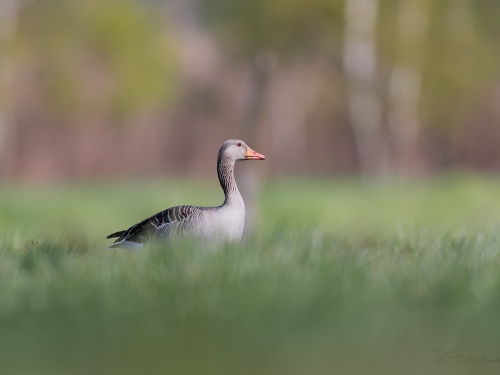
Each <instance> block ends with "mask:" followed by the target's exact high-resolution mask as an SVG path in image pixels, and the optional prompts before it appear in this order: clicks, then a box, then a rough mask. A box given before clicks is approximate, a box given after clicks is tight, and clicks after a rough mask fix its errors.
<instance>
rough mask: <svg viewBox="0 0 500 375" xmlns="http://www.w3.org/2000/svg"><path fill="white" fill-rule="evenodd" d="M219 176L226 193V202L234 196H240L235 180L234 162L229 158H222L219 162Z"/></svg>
mask: <svg viewBox="0 0 500 375" xmlns="http://www.w3.org/2000/svg"><path fill="white" fill-rule="evenodd" d="M217 175H218V177H219V182H220V186H221V187H222V190H223V191H224V196H225V202H226V201H227V200H228V198H229V197H230V196H231V195H233V194H238V195H239V191H238V186H237V185H236V180H235V179H234V161H233V160H230V159H229V158H225V157H220V158H218V160H217Z"/></svg>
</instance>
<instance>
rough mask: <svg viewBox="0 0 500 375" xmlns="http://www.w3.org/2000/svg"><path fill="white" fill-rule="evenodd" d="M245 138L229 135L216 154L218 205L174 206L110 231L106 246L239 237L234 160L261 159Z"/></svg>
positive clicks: (240, 208)
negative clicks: (180, 238) (174, 238)
mask: <svg viewBox="0 0 500 375" xmlns="http://www.w3.org/2000/svg"><path fill="white" fill-rule="evenodd" d="M264 159H265V156H264V155H261V154H259V153H257V152H255V151H254V150H252V149H251V148H250V147H248V146H247V145H246V144H245V142H243V141H240V140H235V139H231V140H228V141H226V142H224V144H223V145H222V146H221V148H220V150H219V155H218V157H217V175H218V176H219V182H220V185H221V187H222V190H223V191H224V203H222V205H220V206H218V207H197V206H175V207H171V208H167V209H166V210H164V211H161V212H159V213H157V214H156V215H153V216H151V217H149V218H147V219H144V220H142V221H141V222H139V223H137V224H135V225H133V226H131V227H130V228H128V229H126V230H122V231H119V232H116V233H113V234H110V235H109V236H108V237H107V238H116V237H118V238H117V239H116V240H115V242H114V243H113V244H112V245H111V246H109V248H116V247H119V248H125V249H130V250H133V249H138V248H141V247H142V246H143V244H144V243H146V242H148V241H151V240H158V241H162V240H166V239H167V238H169V237H171V236H173V235H184V234H188V235H191V236H194V237H198V238H201V239H215V240H220V241H239V240H240V239H241V236H242V234H243V227H244V224H245V204H244V203H243V199H242V198H241V195H240V192H239V190H238V186H236V181H235V179H234V163H236V162H238V161H244V160H264Z"/></svg>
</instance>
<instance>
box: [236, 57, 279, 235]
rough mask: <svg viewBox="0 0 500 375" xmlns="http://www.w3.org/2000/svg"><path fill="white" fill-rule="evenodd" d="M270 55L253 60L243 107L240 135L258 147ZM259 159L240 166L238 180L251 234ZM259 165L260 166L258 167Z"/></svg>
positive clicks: (254, 222)
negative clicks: (247, 92) (248, 87)
mask: <svg viewBox="0 0 500 375" xmlns="http://www.w3.org/2000/svg"><path fill="white" fill-rule="evenodd" d="M270 65H271V57H270V56H269V55H268V54H267V53H266V52H260V53H257V54H256V56H255V57H254V59H253V61H252V66H251V69H252V75H251V83H250V92H249V94H248V99H247V104H246V107H245V110H244V118H243V121H242V125H241V130H240V134H241V139H243V140H244V141H245V142H246V143H247V144H248V145H249V146H250V147H252V148H253V149H255V150H256V151H258V152H259V151H260V148H259V140H260V133H261V132H260V128H261V121H262V114H263V111H264V102H265V97H266V92H267V90H268V86H269V71H270ZM257 164H258V163H247V165H245V166H244V167H243V168H241V173H240V178H239V180H240V183H239V184H238V186H239V188H240V191H241V195H242V196H243V199H244V201H245V210H246V216H245V232H244V235H245V236H248V235H249V234H251V233H252V232H254V231H255V229H256V220H257V217H258V212H257V198H258V191H259V188H260V181H261V174H260V172H261V169H262V165H257ZM259 167H260V168H259Z"/></svg>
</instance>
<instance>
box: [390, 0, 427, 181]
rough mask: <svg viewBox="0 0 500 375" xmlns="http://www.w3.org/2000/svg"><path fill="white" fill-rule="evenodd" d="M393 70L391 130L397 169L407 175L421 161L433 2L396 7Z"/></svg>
mask: <svg viewBox="0 0 500 375" xmlns="http://www.w3.org/2000/svg"><path fill="white" fill-rule="evenodd" d="M396 9H397V11H396V14H395V18H396V22H395V29H396V32H395V33H394V35H395V38H392V39H393V40H394V46H393V49H394V50H395V52H394V55H395V56H394V57H393V61H394V63H393V67H392V70H391V73H390V76H389V82H388V86H389V90H388V95H387V101H388V119H387V122H388V130H389V133H390V136H391V141H392V143H393V148H394V151H395V155H394V158H393V159H394V163H395V165H394V168H395V169H396V170H397V171H398V173H399V174H402V175H406V174H409V173H411V172H412V171H413V170H415V168H416V166H415V164H416V162H417V160H418V159H419V158H420V152H419V150H418V141H419V134H420V131H421V129H420V128H421V124H420V116H419V109H418V105H419V102H420V97H421V94H422V84H423V82H422V80H423V68H424V58H425V52H426V42H427V40H426V36H427V31H428V24H429V19H430V12H431V4H430V1H429V0H400V1H399V4H397V6H396Z"/></svg>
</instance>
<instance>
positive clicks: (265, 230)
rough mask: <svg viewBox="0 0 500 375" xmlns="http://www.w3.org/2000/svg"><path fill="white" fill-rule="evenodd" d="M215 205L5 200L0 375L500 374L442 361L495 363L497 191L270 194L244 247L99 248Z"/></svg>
mask: <svg viewBox="0 0 500 375" xmlns="http://www.w3.org/2000/svg"><path fill="white" fill-rule="evenodd" d="M200 191H202V192H203V194H200ZM221 200H222V198H221V193H220V192H219V189H218V187H217V185H216V183H200V182H182V181H176V182H170V183H166V182H159V181H156V182H151V183H149V184H146V185H144V184H143V183H141V184H139V183H127V184H107V185H100V186H97V185H94V186H67V187H58V188H43V189H35V188H27V187H25V188H15V189H14V188H3V189H1V196H0V207H1V211H0V228H1V232H0V373H1V374H4V373H5V374H166V373H171V374H332V373H337V372H339V371H340V372H341V373H360V372H365V373H384V374H387V373H398V374H400V373H405V374H412V373H415V374H417V373H418V374H421V373H436V374H468V373H471V372H473V373H478V374H490V373H491V374H496V373H498V372H499V370H500V363H497V364H485V363H476V364H473V363H468V364H459V363H448V364H443V363H441V364H439V363H435V362H436V360H437V359H438V357H439V356H440V355H441V354H440V353H438V352H436V351H433V350H432V349H431V348H434V349H439V350H441V351H443V352H446V351H449V350H452V349H455V348H461V349H460V351H459V352H457V353H458V355H462V356H463V358H464V359H467V358H469V357H470V356H471V355H472V356H473V358H476V356H478V357H479V358H481V357H482V356H483V355H484V356H486V358H493V359H497V358H498V359H500V335H499V334H498V316H499V314H500V255H499V252H500V233H499V230H498V226H497V224H496V223H497V220H498V219H499V218H500V180H495V179H485V178H472V177H461V178H459V177H448V178H442V179H438V180H434V181H428V182H423V183H412V184H409V183H408V184H405V183H393V184H384V185H381V184H376V183H369V182H364V183H361V182H356V181H339V182H332V181H326V180H325V181H314V182H310V181H309V182H306V181H300V180H287V181H281V182H274V183H272V184H269V185H268V186H266V187H265V189H264V190H263V192H262V196H261V201H262V212H261V213H262V215H261V222H260V225H261V230H260V232H259V233H258V234H257V235H256V236H254V237H252V238H250V239H249V240H248V241H246V242H245V243H243V244H241V245H238V246H221V247H214V246H204V245H202V244H199V243H196V242H189V241H184V242H183V243H172V244H171V246H170V247H169V248H168V249H156V248H153V249H149V250H148V251H142V252H138V253H129V252H125V251H121V250H104V247H105V245H106V243H109V240H108V241H105V240H104V237H105V236H106V235H107V234H109V233H111V232H113V231H115V230H118V229H124V228H126V227H127V226H129V225H131V224H133V223H135V222H136V221H138V220H139V219H141V218H143V217H146V216H147V215H150V214H152V213H155V212H157V211H159V210H160V209H163V208H167V207H169V206H171V205H174V204H183V203H186V204H201V205H215V204H219V203H220V201H221ZM457 353H455V354H457Z"/></svg>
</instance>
